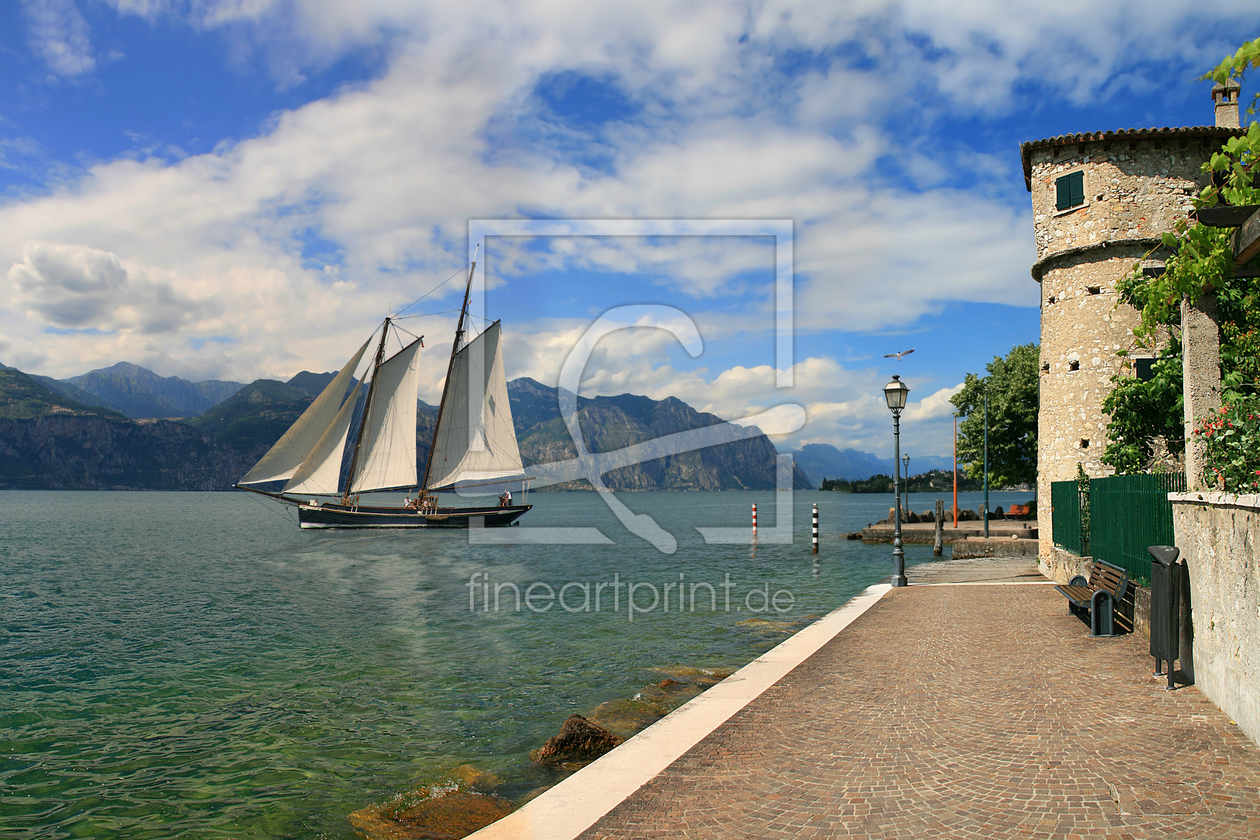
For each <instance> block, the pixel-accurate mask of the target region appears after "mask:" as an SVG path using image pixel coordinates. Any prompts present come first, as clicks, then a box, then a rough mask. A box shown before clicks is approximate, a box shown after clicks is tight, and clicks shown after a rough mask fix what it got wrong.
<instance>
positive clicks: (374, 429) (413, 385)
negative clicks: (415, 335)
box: [350, 339, 420, 493]
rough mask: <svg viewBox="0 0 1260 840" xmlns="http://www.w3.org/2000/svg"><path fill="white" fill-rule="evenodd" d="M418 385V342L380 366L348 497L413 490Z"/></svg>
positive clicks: (414, 483) (414, 480) (414, 484)
mask: <svg viewBox="0 0 1260 840" xmlns="http://www.w3.org/2000/svg"><path fill="white" fill-rule="evenodd" d="M419 387H420V340H419V339H416V340H415V341H413V342H411V344H408V345H407V346H406V347H404V348H403V349H402V350H399V351H398V353H397V354H395V355H394V356H393V357H392V358H391V359H389V360H388V361H386V362H384V363H382V364H381V366H380V369H379V370H377V372H376V381H375V383H374V384H373V385H372V399H371V405H369V406H368V407H367V416H365V417H364V418H363V423H364V431H363V437H362V439H361V441H360V443H359V458H358V461H357V463H356V464H355V468H354V475H353V476H351V478H350V492H351V493H366V492H369V491H371V490H392V489H396V488H400V487H415V486H416V391H417V390H418V389H419Z"/></svg>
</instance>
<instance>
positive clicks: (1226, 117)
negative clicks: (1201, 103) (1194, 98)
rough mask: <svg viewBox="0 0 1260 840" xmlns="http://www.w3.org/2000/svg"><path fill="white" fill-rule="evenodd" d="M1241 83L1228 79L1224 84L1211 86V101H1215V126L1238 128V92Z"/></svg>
mask: <svg viewBox="0 0 1260 840" xmlns="http://www.w3.org/2000/svg"><path fill="white" fill-rule="evenodd" d="M1241 90H1242V85H1240V84H1238V82H1236V81H1234V80H1233V79H1230V80H1229V81H1228V82H1226V83H1225V84H1223V85H1222V84H1216V85H1213V86H1212V101H1213V102H1214V103H1216V126H1217V128H1238V127H1239V123H1238V94H1239V92H1240V91H1241Z"/></svg>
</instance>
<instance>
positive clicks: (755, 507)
mask: <svg viewBox="0 0 1260 840" xmlns="http://www.w3.org/2000/svg"><path fill="white" fill-rule="evenodd" d="M753 536H754V537H755V536H757V506H756V505H753Z"/></svg>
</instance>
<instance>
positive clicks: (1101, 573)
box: [1089, 560, 1129, 601]
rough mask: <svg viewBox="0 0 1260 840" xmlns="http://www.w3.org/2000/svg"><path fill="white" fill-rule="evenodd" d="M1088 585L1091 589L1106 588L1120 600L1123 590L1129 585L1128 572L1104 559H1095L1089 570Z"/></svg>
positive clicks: (1122, 596) (1122, 597)
mask: <svg viewBox="0 0 1260 840" xmlns="http://www.w3.org/2000/svg"><path fill="white" fill-rule="evenodd" d="M1089 585H1090V587H1092V588H1093V589H1105V590H1107V591H1108V592H1110V593H1111V594H1112V595H1113V596H1114V597H1115V599H1116V600H1117V601H1120V600H1123V599H1124V590H1125V589H1126V588H1128V586H1129V573H1128V572H1126V571H1125V570H1124V569H1122V568H1120V567H1119V566H1113V565H1111V564H1110V563H1108V562H1106V561H1104V560H1095V561H1094V565H1093V566H1092V567H1090V570H1089Z"/></svg>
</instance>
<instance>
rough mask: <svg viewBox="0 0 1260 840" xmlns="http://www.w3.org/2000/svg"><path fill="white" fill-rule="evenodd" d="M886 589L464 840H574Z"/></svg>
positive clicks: (871, 590)
mask: <svg viewBox="0 0 1260 840" xmlns="http://www.w3.org/2000/svg"><path fill="white" fill-rule="evenodd" d="M891 588H892V587H891V586H889V585H888V584H886V583H881V584H876V585H875V586H871V587H868V588H867V589H866V591H864V592H863V593H862V594H861V595H858V596H857V597H856V598H854V599H853V600H851V601H849V602H848V603H847V604H845V605H844V606H843V607H840V608H839V609H837V610H835V611H834V612H831V613H829V614H827V615H826V616H824V617H822V618H820V619H819V620H818V621H816V622H814V623H813V624H811V625H809V626H808V627H806V628H804V629H803V630H801V631H800V632H798V633H796V634H795V635H793V636H792V637H791V638H789V639H787V640H785V641H784V642H783V643H782V644H780V645H778V646H777V647H775V648H773V649H771V650H769V651H767V652H766V653H764V654H762V655H761V656H759V657H758V658H756V659H754V660H753V661H752V662H749V663H748V664H747V665H745V666H744V667H743V668H740V669H739V670H738V671H736V672H735V673H734V674H731V675H730V676H729V677H727V678H726V679H724V680H722V681H721V682H720V683H718V684H717V685H715V686H713V687H712V688H710V689H709V690H708V691H706V692H704V693H703V694H701V695H699V696H698V697H695V698H693V699H692V700H691V701H690V702H689V703H687V704H685V705H683V706H680V707H679V708H677V709H675V710H674V711H673V712H671V713H670V714H669V715H667V716H666V717H664V718H662V719H661V720H659V721H657V722H656V723H654V724H652V725H651V726H649V727H648V728H647V729H645V730H643V731H642V732H640V733H639V734H637V735H635V736H634V737H633V738H631V739H629V740H628V741H626V742H625V743H624V744H622V745H621V746H619V747H617V748H616V749H615V750H613V751H612V752H610V753H607V754H606V755H604V756H603V757H601V758H600V759H599V760H598V761H595V762H593V763H591V764H588V765H587V766H586V767H583V768H582V769H581V770H579V771H578V772H576V773H574V774H573V775H572V776H569V777H568V778H567V779H565V780H564V781H563V782H560V784H558V785H556V786H555V787H553V788H551V789H550V790H547V791H546V792H545V793H542V794H540V795H539V796H537V797H536V798H534V799H531V800H530V801H529V802H527V803H526V804H525V805H523V806H522V807H521V808H520V809H518V810H516V811H513V812H512V813H511V814H508V815H507V816H506V817H504V818H503V819H501V820H499V821H498V822H495V823H491V824H490V825H488V826H486V827H485V828H483V829H481V830H480V831H478V832H476V833H474V834H471V835H469V840H571V838H574V837H577V836H578V835H579V834H581V833H582V832H583V831H585V830H586V829H588V828H590V827H591V826H592V825H594V824H595V822H596V821H597V820H599V818H600V817H602V816H604V815H605V814H607V813H608V812H609V811H611V810H612V809H613V808H615V807H616V806H617V805H619V804H620V803H621V802H623V801H624V800H625V799H626V798H627V797H629V796H630V795H631V794H632V793H634V792H635V791H636V790H638V789H639V788H640V787H642V786H643V785H644V784H646V783H647V782H649V781H650V780H651V779H652V778H653V777H655V776H656V775H657V774H658V773H660V772H661V771H662V770H664V769H665V768H666V767H668V766H669V765H670V764H673V763H674V761H675V760H677V759H678V758H679V757H680V756H681V755H682V754H683V753H685V752H687V750H689V749H691V748H692V747H694V746H695V745H696V744H698V743H700V741H701V740H702V739H704V738H705V737H706V736H707V735H708V734H709V733H710V732H712V731H713V730H715V729H717V728H718V727H719V726H721V725H722V724H723V723H725V722H726V721H727V720H728V719H730V717H731V716H732V715H734V714H735V713H736V712H738V711H739V710H740V709H742V708H744V707H745V706H747V705H748V704H749V703H751V702H752V701H753V700H754V699H756V698H757V697H758V696H759V695H760V694H761V693H762V692H764V691H765V690H766V689H767V688H769V687H770V686H772V685H774V684H775V683H776V682H778V681H779V680H781V679H783V677H785V676H786V675H787V674H788V672H790V671H791V670H792V669H793V668H795V667H796V666H797V665H799V664H801V663H802V662H804V661H805V660H806V659H808V658H809V657H811V656H813V655H814V654H815V653H817V652H818V649H819V648H821V647H822V646H823V645H825V644H826V643H827V642H829V641H831V640H832V639H833V638H835V636H836V634H838V633H839V632H840V631H841V630H843V629H844V628H846V627H848V626H849V625H850V624H852V623H853V621H854V620H856V619H857V618H858V616H860V615H862V614H863V613H864V612H866V611H867V610H868V609H870V608H871V607H872V606H874V605H875V602H877V601H878V600H879V599H880V598H882V597H884V594H885V593H887V592H888V590H889V589H891Z"/></svg>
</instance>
